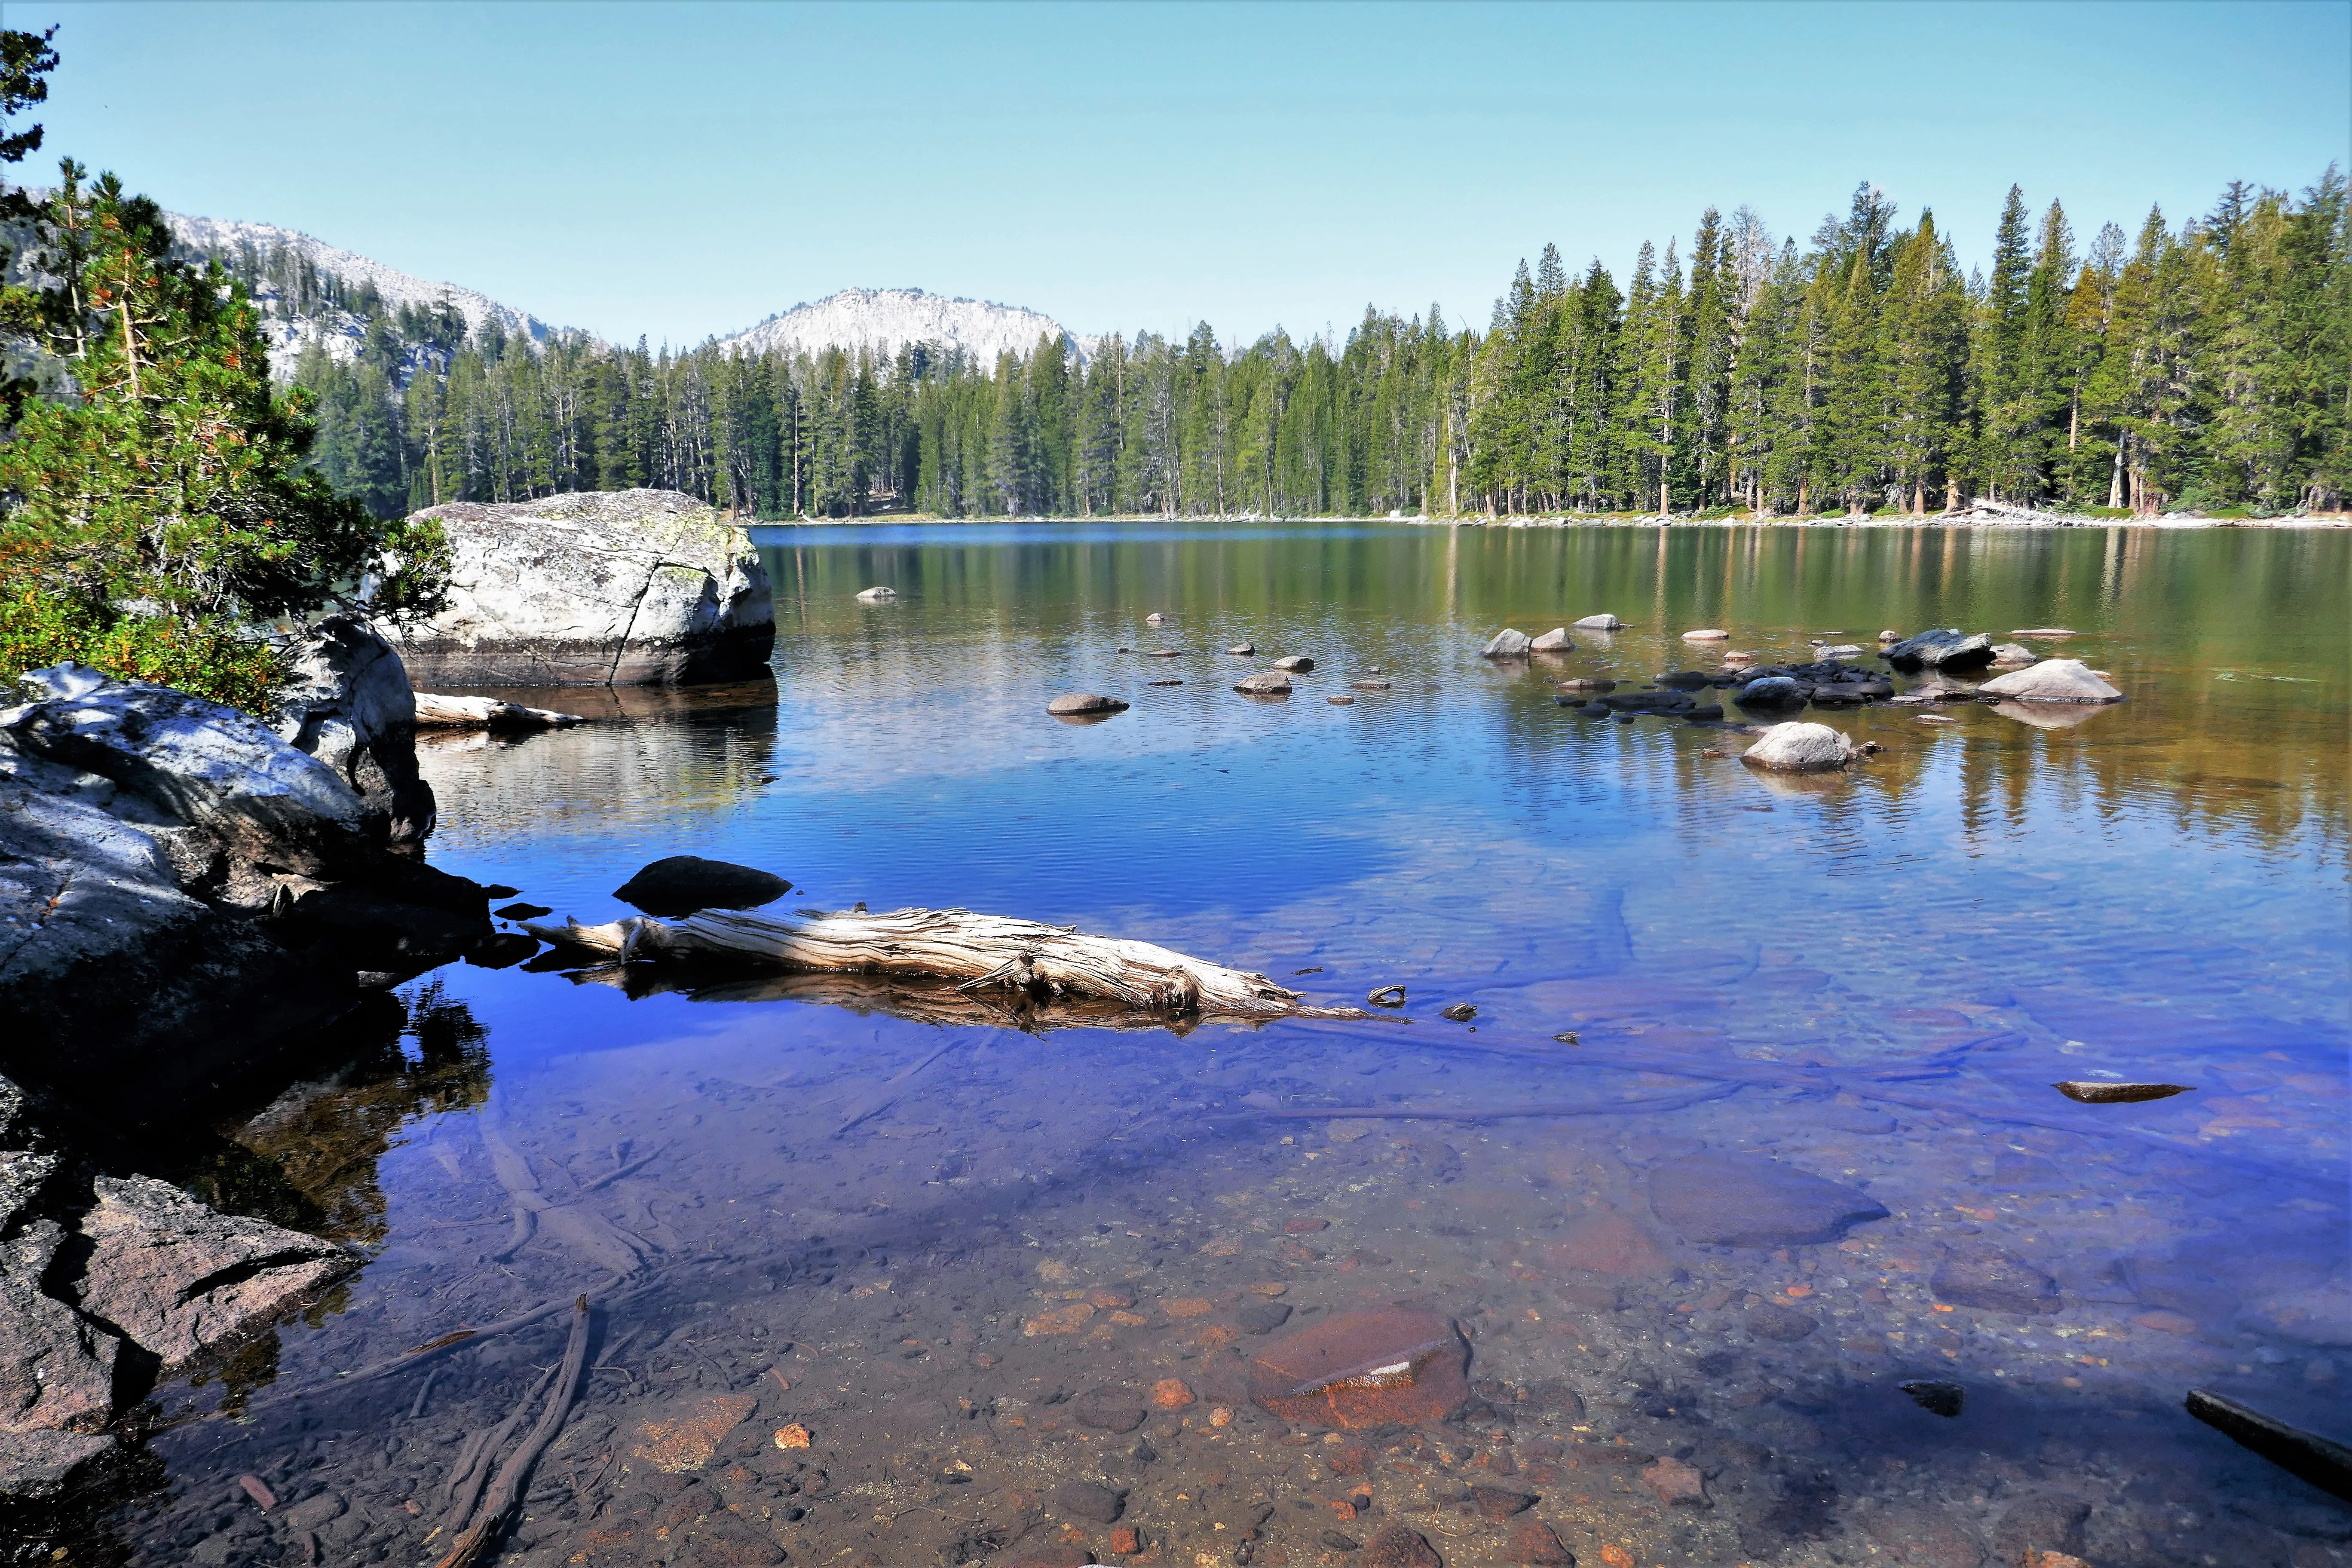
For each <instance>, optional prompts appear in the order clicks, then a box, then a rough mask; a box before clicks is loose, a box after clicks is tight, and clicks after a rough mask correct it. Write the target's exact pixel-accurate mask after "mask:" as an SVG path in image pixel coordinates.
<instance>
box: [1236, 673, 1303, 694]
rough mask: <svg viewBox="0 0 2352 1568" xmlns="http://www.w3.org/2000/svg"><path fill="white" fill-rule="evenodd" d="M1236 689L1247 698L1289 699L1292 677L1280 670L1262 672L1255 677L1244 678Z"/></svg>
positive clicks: (1247, 676)
mask: <svg viewBox="0 0 2352 1568" xmlns="http://www.w3.org/2000/svg"><path fill="white" fill-rule="evenodd" d="M1234 690H1235V691H1238V692H1241V693H1242V694H1243V695H1244V696H1247V697H1287V696H1289V695H1290V677H1288V676H1286V675H1285V674H1283V673H1282V672H1281V671H1280V670H1278V669H1265V670H1260V671H1259V672H1258V673H1257V674H1255V675H1244V676H1243V677H1242V678H1241V679H1239V680H1237V681H1235V682H1234Z"/></svg>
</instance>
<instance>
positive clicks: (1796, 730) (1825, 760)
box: [1739, 724, 1853, 773]
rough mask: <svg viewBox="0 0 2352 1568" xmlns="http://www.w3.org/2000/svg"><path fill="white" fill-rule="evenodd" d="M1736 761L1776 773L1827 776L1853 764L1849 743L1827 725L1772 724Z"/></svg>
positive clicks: (1851, 746)
mask: <svg viewBox="0 0 2352 1568" xmlns="http://www.w3.org/2000/svg"><path fill="white" fill-rule="evenodd" d="M1739 760H1740V761H1741V762H1743V763H1747V764H1748V766H1749V767H1751V768H1764V769H1767V770H1769V771H1770V772H1772V773H1830V772H1833V771H1834V770H1836V769H1838V768H1842V767H1844V766H1845V765H1846V764H1847V763H1851V762H1852V761H1853V742H1852V741H1849V740H1847V739H1846V738H1845V737H1844V736H1843V735H1841V734H1839V733H1838V732H1837V731H1835V730H1832V729H1831V728H1830V727H1829V726H1828V725H1827V724H1775V725H1773V726H1772V727H1771V728H1770V729H1769V730H1767V731H1764V738H1763V739H1762V740H1760V741H1759V742H1756V743H1755V744H1754V745H1752V746H1750V747H1748V749H1747V750H1746V751H1745V752H1741V753H1739Z"/></svg>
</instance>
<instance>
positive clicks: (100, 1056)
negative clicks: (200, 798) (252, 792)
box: [0, 730, 351, 1095]
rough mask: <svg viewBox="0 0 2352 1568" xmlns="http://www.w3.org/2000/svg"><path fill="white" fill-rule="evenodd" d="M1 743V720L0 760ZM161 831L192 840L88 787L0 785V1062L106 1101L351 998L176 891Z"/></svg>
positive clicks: (208, 1065)
mask: <svg viewBox="0 0 2352 1568" xmlns="http://www.w3.org/2000/svg"><path fill="white" fill-rule="evenodd" d="M272 743H273V744H276V743H278V742H276V740H275V737H272ZM12 754H17V753H14V752H13V750H12V748H11V746H10V745H9V744H8V743H7V740H6V731H5V730H0V759H5V758H6V757H8V756H10V755H12ZM291 754H293V755H296V756H299V755H300V753H299V752H295V753H291ZM302 761H303V762H304V763H306V764H309V765H311V766H316V765H318V764H316V763H311V762H310V759H309V758H307V757H306V758H302ZM19 776H23V775H22V774H20V775H19ZM131 804H133V805H136V804H137V802H136V800H135V799H134V800H133V801H132V803H131ZM151 815H152V813H151ZM174 838H176V839H177V840H180V841H182V842H183V847H184V841H187V840H191V839H195V840H201V839H202V835H201V834H198V833H197V832H196V831H195V830H194V829H176V830H173V829H165V830H157V831H152V832H151V831H142V829H140V828H138V827H135V826H131V824H129V823H126V822H124V821H122V820H121V818H120V817H118V816H114V815H113V814H112V813H110V812H109V811H105V810H100V809H99V808H98V807H96V806H94V805H89V804H87V799H86V797H85V796H82V795H52V794H48V793H47V792H44V791H40V790H37V789H32V788H27V787H24V786H22V785H19V784H0V1067H5V1068H6V1069H7V1070H8V1071H11V1072H16V1073H19V1074H21V1075H23V1076H26V1077H27V1078H37V1079H40V1080H41V1081H44V1082H47V1083H49V1084H52V1085H55V1086H58V1087H61V1088H67V1089H82V1088H88V1089H95V1090H97V1091H99V1092H100V1093H101V1094H104V1095H112V1094H114V1093H115V1092H118V1091H119V1090H120V1089H121V1087H122V1086H123V1085H124V1084H125V1083H127V1082H131V1081H136V1082H138V1083H140V1084H141V1085H142V1092H145V1093H149V1094H169V1093H171V1092H173V1089H175V1088H176V1087H179V1086H183V1085H185V1084H188V1083H190V1082H192V1081H201V1080H202V1079H204V1078H205V1077H206V1076H208V1075H210V1074H211V1073H212V1072H213V1071H214V1070H215V1068H217V1066H218V1063H219V1059H220V1058H219V1057H218V1055H217V1054H213V1053H208V1052H207V1051H205V1049H203V1048H202V1047H204V1046H205V1043H206V1042H211V1041H233V1042H234V1046H235V1050H236V1055H237V1057H238V1058H239V1059H240V1060H243V1061H250V1060H252V1059H254V1058H257V1057H258V1056H259V1055H260V1054H261V1053H262V1052H263V1051H265V1050H266V1049H267V1048H268V1047H270V1046H272V1045H274V1044H276V1043H278V1041H280V1040H283V1039H286V1038H288V1037H292V1036H295V1035H298V1034H301V1033H304V1032H306V1031H308V1030H310V1029H313V1028H316V1027H317V1026H319V1025H320V1024H322V1023H324V1022H325V1021H327V1020H328V1019H331V1018H332V1017H333V1016H335V1015H336V1014H338V1013H340V1012H341V1011H342V1010H343V1009H344V1008H346V1007H348V1006H350V1005H351V995H350V993H348V992H345V991H340V990H338V989H337V988H336V987H335V986H333V985H332V984H331V983H329V982H328V981H327V980H326V979H324V978H323V977H321V976H320V975H319V974H317V973H313V972H312V971H311V970H310V968H309V967H308V966H307V965H306V964H305V963H303V962H302V961H301V960H300V959H299V958H298V957H296V956H295V955H294V954H293V953H291V952H288V951H287V950H286V949H285V948H284V947H282V946H280V945H279V944H278V942H274V941H272V940H271V939H270V937H269V936H268V935H267V934H265V933H264V932H263V931H260V930H258V929H257V928H256V927H255V926H253V925H252V924H250V923H248V922H247V921H245V920H243V919H240V918H238V917H237V916H236V915H235V914H233V913H227V912H224V911H222V910H216V909H215V908H213V907H212V906H211V905H209V904H206V903H205V902H203V901H201V900H197V899H194V898H192V897H190V896H189V895H188V894H187V893H185V892H184V891H182V890H181V888H180V886H179V881H178V869H177V868H175V866H174V865H173V859H172V857H171V856H170V855H169V854H167V853H166V848H165V844H164V843H163V842H159V840H169V839H174ZM194 858H195V859H197V860H199V861H201V862H204V863H205V864H209V863H210V862H213V861H215V860H218V859H220V857H219V855H218V852H217V851H215V850H211V849H205V851H204V853H203V854H202V855H200V856H196V857H194ZM202 868H203V867H202V866H200V867H199V869H202Z"/></svg>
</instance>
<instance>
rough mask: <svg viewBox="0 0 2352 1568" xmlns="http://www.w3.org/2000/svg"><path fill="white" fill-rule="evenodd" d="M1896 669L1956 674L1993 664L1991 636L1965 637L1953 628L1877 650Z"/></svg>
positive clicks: (1988, 634) (1983, 634)
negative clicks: (1946, 671)
mask: <svg viewBox="0 0 2352 1568" xmlns="http://www.w3.org/2000/svg"><path fill="white" fill-rule="evenodd" d="M1880 651H1881V652H1882V654H1883V655H1884V656H1885V659H1886V662H1887V663H1889V664H1891V665H1893V666H1894V667H1895V668H1897V669H1941V670H1948V671H1951V672H1953V673H1955V674H1957V673H1958V672H1959V671H1961V670H1965V669H1982V668H1984V667H1985V666H1986V665H1989V664H1990V663H1991V662H1992V634H1991V633H1990V632H1969V633H1964V632H1962V631H1960V630H1959V629H1958V627H1956V626H1945V627H1942V628H1940V629H1939V630H1936V631H1931V632H1921V633H1920V634H1919V635H1918V636H1916V637H1906V638H1904V639H1903V640H1902V641H1901V642H1898V643H1895V644H1894V645H1893V646H1892V647H1886V648H1884V649H1882V650H1880Z"/></svg>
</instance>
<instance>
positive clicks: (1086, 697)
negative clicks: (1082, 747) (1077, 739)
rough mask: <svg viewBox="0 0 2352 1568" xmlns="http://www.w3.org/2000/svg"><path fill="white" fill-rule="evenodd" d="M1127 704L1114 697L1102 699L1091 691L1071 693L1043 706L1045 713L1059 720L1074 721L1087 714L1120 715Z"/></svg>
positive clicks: (1102, 697)
mask: <svg viewBox="0 0 2352 1568" xmlns="http://www.w3.org/2000/svg"><path fill="white" fill-rule="evenodd" d="M1126 710H1127V704H1126V703H1124V702H1121V701H1120V700H1118V698H1116V697H1104V696H1101V695H1100V694H1098V693H1097V692H1092V691H1073V692H1071V693H1069V694H1068V695H1067V696H1064V697H1056V698H1055V699H1054V700H1052V701H1051V702H1048V703H1046V704H1045V711H1046V712H1048V713H1051V714H1053V715H1055V717H1056V718H1061V719H1075V718H1079V717H1082V716H1084V715H1086V714H1088V713H1122V712H1125V711H1126Z"/></svg>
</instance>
